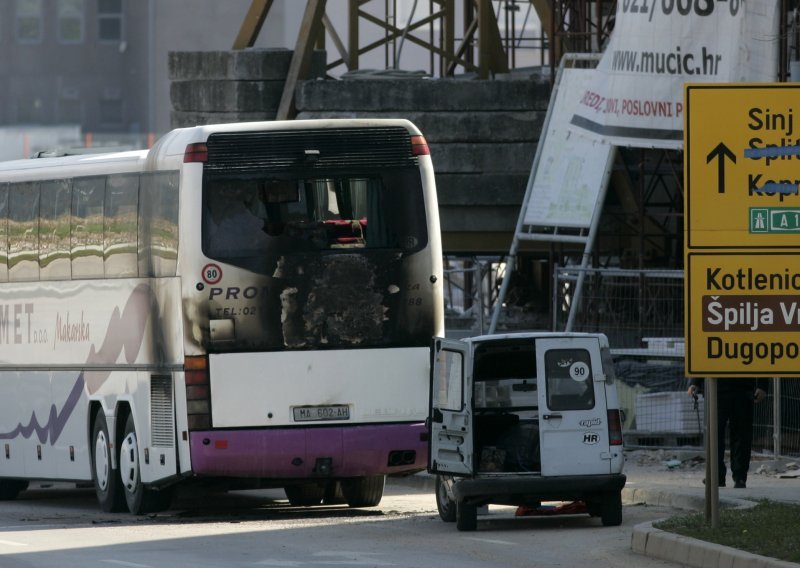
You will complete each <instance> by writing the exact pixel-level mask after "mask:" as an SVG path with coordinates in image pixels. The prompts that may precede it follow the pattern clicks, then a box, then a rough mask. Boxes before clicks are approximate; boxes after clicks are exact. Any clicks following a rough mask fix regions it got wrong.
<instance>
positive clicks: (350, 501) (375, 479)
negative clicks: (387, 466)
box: [342, 475, 386, 507]
mask: <svg viewBox="0 0 800 568" xmlns="http://www.w3.org/2000/svg"><path fill="white" fill-rule="evenodd" d="M385 484H386V476H384V475H370V476H368V477H356V478H354V479H345V480H343V481H342V495H344V499H345V501H347V505H348V506H350V507H374V506H376V505H377V504H378V503H380V502H381V499H382V498H383V487H384V485H385Z"/></svg>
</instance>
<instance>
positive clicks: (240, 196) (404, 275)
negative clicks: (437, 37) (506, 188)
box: [198, 128, 434, 352]
mask: <svg viewBox="0 0 800 568" xmlns="http://www.w3.org/2000/svg"><path fill="white" fill-rule="evenodd" d="M359 130H360V132H359V133H358V136H353V133H348V132H339V131H333V132H332V131H330V130H325V131H305V130H300V131H283V132H263V133H259V137H258V138H257V139H256V138H253V137H252V136H243V135H241V134H239V135H236V136H232V135H213V136H212V137H210V138H209V141H208V154H209V158H208V162H207V163H206V164H205V165H204V174H203V176H204V181H203V242H202V246H203V252H204V253H205V255H206V256H207V257H208V258H210V259H213V260H216V261H219V262H221V263H224V264H223V266H226V267H234V269H231V268H226V269H225V270H224V272H225V273H226V274H229V273H235V276H234V277H233V278H232V279H231V280H230V282H236V285H235V286H232V285H226V281H225V280H224V279H223V280H222V281H221V282H220V283H219V284H218V285H215V286H212V287H210V288H209V289H208V290H207V291H203V292H202V294H201V295H202V296H203V297H204V302H206V304H207V310H208V317H209V320H210V322H209V327H208V329H209V331H208V332H207V333H205V334H204V336H203V337H202V338H198V339H199V340H200V342H201V343H203V344H204V346H205V347H206V348H207V349H209V350H211V351H217V352H219V351H237V350H250V349H269V350H286V349H290V350H294V349H326V348H337V349H341V348H364V347H387V346H395V347H408V346H426V345H428V343H429V340H430V330H431V329H432V325H433V321H432V316H431V312H432V310H430V306H431V305H432V304H433V301H434V300H433V292H432V290H433V283H432V282H431V280H430V277H431V266H430V265H429V263H427V262H424V261H422V259H421V257H422V256H423V255H417V254H416V253H418V252H420V251H422V250H423V249H424V248H425V247H426V246H427V245H428V235H427V229H426V215H425V208H424V200H423V198H422V182H421V178H420V173H419V165H418V163H417V159H416V157H415V156H413V155H412V153H411V146H410V140H409V135H408V133H407V131H405V129H402V128H400V129H396V128H384V129H372V128H365V129H359ZM365 133H367V134H368V135H369V136H368V137H367V138H365V137H364V134H365ZM215 137H216V138H215ZM354 140H356V141H357V144H358V145H357V146H355V147H354V146H353V144H354V142H353V141H354ZM309 156H311V158H309ZM198 307H199V308H200V309H199V311H200V312H203V308H202V307H201V306H198ZM212 330H213V331H212Z"/></svg>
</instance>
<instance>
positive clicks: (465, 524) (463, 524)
mask: <svg viewBox="0 0 800 568" xmlns="http://www.w3.org/2000/svg"><path fill="white" fill-rule="evenodd" d="M456 528H457V529H458V530H460V531H474V530H475V529H477V528H478V506H477V505H476V504H475V503H465V502H464V501H458V502H457V503H456Z"/></svg>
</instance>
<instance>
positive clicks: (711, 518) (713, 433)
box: [705, 378, 720, 529]
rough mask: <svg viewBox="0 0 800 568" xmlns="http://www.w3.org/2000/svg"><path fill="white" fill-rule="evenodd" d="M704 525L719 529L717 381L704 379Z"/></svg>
mask: <svg viewBox="0 0 800 568" xmlns="http://www.w3.org/2000/svg"><path fill="white" fill-rule="evenodd" d="M705 391H706V424H707V427H706V435H707V436H708V437H707V443H706V507H705V509H706V524H709V523H710V524H711V528H712V529H717V528H719V449H720V448H719V421H718V409H717V396H718V393H717V379H716V378H706V387H705Z"/></svg>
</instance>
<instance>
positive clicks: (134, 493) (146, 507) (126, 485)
mask: <svg viewBox="0 0 800 568" xmlns="http://www.w3.org/2000/svg"><path fill="white" fill-rule="evenodd" d="M119 472H120V479H121V480H122V487H123V493H124V495H125V502H126V504H127V506H128V511H130V512H131V513H132V514H134V515H146V514H148V513H157V512H159V511H163V510H165V509H168V508H169V505H170V502H171V501H172V489H171V488H165V489H162V490H160V491H157V490H155V489H152V488H150V487H147V486H145V485H144V484H143V483H142V475H141V468H140V467H139V440H138V438H137V436H136V427H135V425H134V423H133V414H129V415H128V419H127V420H126V421H125V433H124V434H123V437H122V443H121V444H120V447H119Z"/></svg>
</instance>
